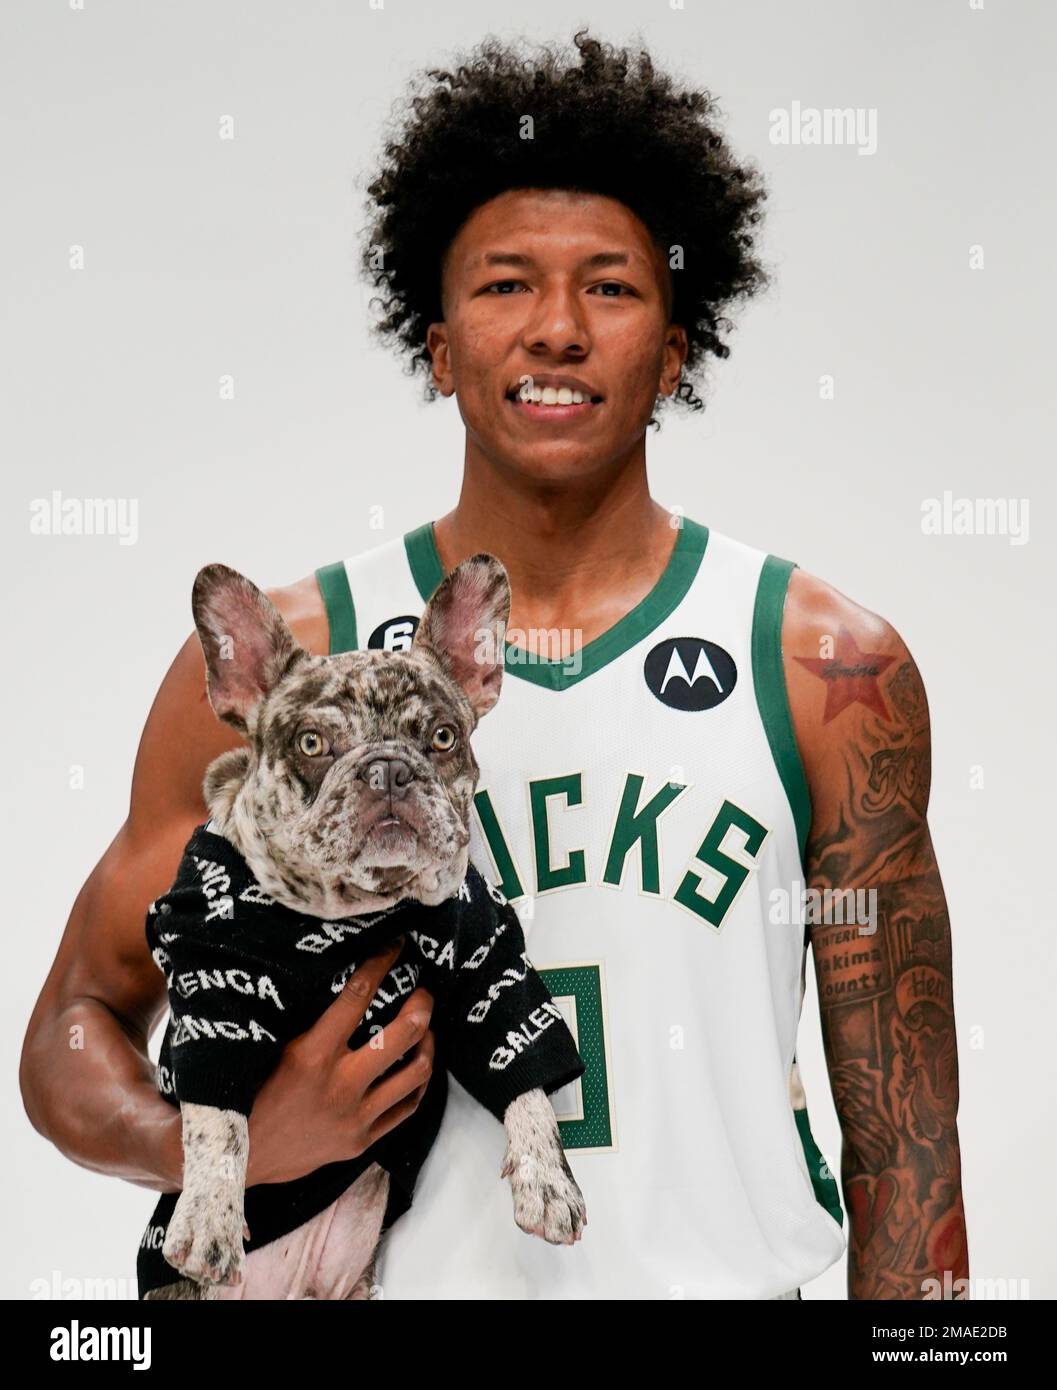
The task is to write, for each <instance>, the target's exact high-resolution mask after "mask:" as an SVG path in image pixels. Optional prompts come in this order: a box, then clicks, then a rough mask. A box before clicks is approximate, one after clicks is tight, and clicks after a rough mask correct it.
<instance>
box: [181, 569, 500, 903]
mask: <svg viewBox="0 0 1057 1390" xmlns="http://www.w3.org/2000/svg"><path fill="white" fill-rule="evenodd" d="M191 604H192V610H193V612H194V620H195V626H196V628H197V630H198V636H199V639H200V640H201V643H202V650H203V652H204V653H205V661H206V681H207V689H208V693H209V702H210V704H211V705H212V707H213V710H214V711H215V713H216V714H217V716H218V718H220V719H223V720H225V721H226V722H227V723H229V724H231V725H233V726H234V727H235V728H236V729H238V730H239V731H240V732H241V733H242V734H243V736H244V737H245V739H246V742H247V745H248V746H247V747H246V748H238V749H233V750H232V751H230V752H228V753H225V754H223V755H222V756H221V757H219V758H218V759H216V761H215V762H213V763H212V764H210V766H209V768H208V770H207V772H206V778H205V783H204V791H205V798H206V803H207V805H208V807H209V811H210V814H211V816H212V817H213V819H214V821H215V822H216V824H217V828H218V829H219V830H220V831H221V832H222V833H223V834H225V835H227V836H228V837H229V838H230V839H231V840H232V841H233V842H234V843H235V845H236V846H237V848H238V849H239V850H240V852H241V853H242V855H243V856H244V857H245V859H246V860H247V862H248V863H249V866H250V868H251V869H252V871H253V873H254V875H255V876H256V878H257V880H258V881H259V882H260V883H261V884H262V886H263V887H264V888H265V890H266V891H267V892H268V893H270V894H271V895H272V896H273V897H275V898H277V899H278V901H280V902H282V903H283V904H284V905H285V906H288V907H292V908H293V909H295V910H299V911H303V912H307V913H309V914H311V915H313V916H317V917H323V918H329V919H334V918H340V917H347V916H353V915H360V914H363V913H367V912H371V911H374V910H379V909H383V908H386V907H389V906H392V905H393V904H394V903H397V902H399V901H401V900H402V899H404V898H414V899H417V900H418V901H420V902H423V903H426V904H429V905H434V904H436V903H439V902H443V901H444V900H445V899H446V898H449V897H450V896H451V895H452V894H453V893H454V892H456V891H457V890H458V888H459V885H460V884H461V882H462V880H463V878H464V877H465V875H466V869H467V862H468V858H469V839H470V835H469V818H470V806H471V801H472V797H473V793H474V791H475V789H476V786H477V778H478V771H479V770H478V766H477V762H476V760H475V758H474V755H473V750H472V749H471V747H470V735H471V734H472V733H473V730H474V728H475V727H476V725H477V721H478V720H479V719H480V717H481V716H482V715H483V714H485V713H486V712H487V711H488V710H489V709H491V707H492V706H493V705H494V704H495V702H496V700H497V699H498V698H499V689H500V685H501V682H502V677H503V651H504V646H503V642H504V635H505V631H506V624H507V620H508V618H509V614H510V584H509V580H508V578H507V573H506V570H505V568H504V567H503V565H502V564H501V563H500V561H498V560H497V559H495V558H494V556H491V555H474V556H472V557H471V558H470V559H468V560H465V561H463V563H462V564H460V565H458V566H457V567H456V568H455V569H454V570H452V572H451V573H450V574H449V575H448V576H447V577H446V578H445V579H444V580H443V582H442V583H441V584H440V585H439V586H438V587H437V589H436V591H435V592H434V594H433V596H432V598H431V599H430V601H429V603H428V604H427V605H426V608H425V611H424V613H423V615H422V618H421V621H420V622H419V625H418V628H417V630H416V632H415V636H414V640H413V642H412V645H411V648H410V649H409V650H408V651H407V652H403V653H401V652H381V651H374V650H368V651H359V652H348V653H342V654H338V655H334V656H312V655H310V654H309V653H308V652H306V651H305V650H304V648H303V647H301V646H299V645H298V643H297V642H296V641H295V639H294V637H293V634H292V633H291V632H290V629H289V628H288V627H287V625H286V623H285V622H284V621H283V618H282V616H281V615H280V613H279V612H278V610H277V609H276V607H275V605H274V604H273V603H272V602H271V601H270V600H269V599H268V597H267V596H266V595H265V594H263V593H261V591H260V590H259V589H258V588H257V587H256V586H255V585H254V584H252V583H251V582H250V581H249V580H248V579H246V578H245V577H244V576H243V575H241V574H239V573H237V572H236V571H235V570H232V569H229V568H228V567H227V566H226V565H219V564H217V565H207V566H206V567H205V568H204V569H202V570H200V571H199V573H198V576H197V577H196V579H195V583H194V590H193V594H192V600H191Z"/></svg>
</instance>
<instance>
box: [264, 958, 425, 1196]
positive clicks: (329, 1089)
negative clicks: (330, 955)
mask: <svg viewBox="0 0 1057 1390" xmlns="http://www.w3.org/2000/svg"><path fill="white" fill-rule="evenodd" d="M399 954H400V943H397V944H396V945H395V946H394V947H392V948H391V949H390V950H387V951H385V952H383V953H382V954H380V955H377V956H372V957H371V958H370V959H369V960H367V961H365V962H364V963H363V964H362V965H361V966H360V967H359V968H358V969H357V970H356V972H355V974H354V975H353V976H352V977H351V978H350V979H349V981H348V983H347V984H346V985H345V988H344V989H343V990H342V991H341V993H340V994H339V995H338V997H337V998H336V999H335V1001H334V1003H333V1004H331V1005H330V1007H329V1008H328V1009H327V1011H326V1013H324V1014H323V1015H322V1017H320V1018H319V1019H318V1020H317V1021H316V1022H315V1023H314V1024H313V1025H312V1027H311V1028H309V1029H308V1031H307V1032H305V1033H302V1034H301V1035H300V1037H297V1038H294V1039H293V1040H292V1041H291V1042H289V1043H287V1045H286V1047H285V1048H284V1049H283V1055H282V1058H281V1060H280V1062H279V1065H278V1067H276V1069H275V1071H274V1072H273V1073H272V1074H271V1076H270V1077H269V1078H268V1080H267V1081H266V1082H265V1083H264V1085H263V1086H262V1087H261V1089H260V1091H259V1092H258V1093H257V1098H256V1100H255V1101H254V1104H253V1112H252V1114H251V1115H250V1158H249V1168H248V1171H247V1176H246V1186H247V1187H253V1186H255V1185H256V1184H257V1183H271V1182H291V1181H293V1179H295V1178H300V1177H303V1176H304V1175H305V1174H306V1173H311V1172H314V1171H315V1170H316V1169H317V1168H322V1167H323V1166H324V1164H327V1163H338V1162H341V1161H343V1160H345V1159H349V1158H357V1157H358V1156H359V1155H360V1154H361V1153H363V1152H364V1150H365V1149H368V1148H370V1146H371V1145H372V1144H374V1143H375V1142H376V1141H377V1140H379V1139H381V1137H382V1135H383V1134H388V1133H389V1131H390V1130H391V1129H393V1128H395V1127H396V1126H397V1125H398V1124H400V1123H401V1121H402V1120H405V1119H407V1117H408V1116H409V1115H411V1114H413V1113H414V1111H415V1109H416V1108H417V1106H418V1103H419V1101H420V1100H421V1099H422V1096H423V1094H424V1093H425V1089H426V1084H427V1082H428V1081H429V1078H430V1076H431V1074H432V1071H433V1044H434V1039H433V1033H432V1032H431V1031H429V1020H430V1015H431V1013H432V1011H433V997H432V995H431V994H430V993H429V991H428V990H426V989H424V988H419V989H416V990H415V991H414V993H412V994H411V995H410V997H409V998H408V999H407V1000H406V1002H405V1003H404V1005H403V1007H402V1008H401V1010H400V1012H399V1013H398V1014H397V1015H396V1017H395V1018H394V1019H392V1020H391V1021H390V1022H389V1023H387V1024H386V1025H385V1027H384V1028H383V1029H382V1030H381V1031H380V1032H379V1033H378V1034H377V1035H376V1037H375V1039H374V1042H373V1045H372V1044H371V1043H365V1044H364V1045H363V1046H362V1047H358V1048H356V1049H355V1050H350V1048H349V1046H348V1040H349V1038H350V1037H351V1036H352V1035H353V1033H355V1031H356V1029H357V1027H358V1026H359V1024H360V1023H361V1022H362V1020H363V1016H364V1014H365V1013H366V1012H367V1006H368V1005H369V1004H370V1002H371V1000H372V999H373V998H374V995H375V993H376V991H377V989H378V986H379V985H380V984H381V982H382V980H383V979H384V978H385V975H386V974H387V972H388V971H389V969H390V967H391V966H392V965H393V962H394V961H395V960H396V959H397V956H398V955H399ZM405 1056H406V1060H405V1061H404V1062H403V1064H402V1065H401V1066H396V1065H395V1064H396V1063H397V1062H399V1061H400V1059H401V1058H403V1057H405ZM390 1068H394V1070H392V1071H390ZM383 1073H385V1075H383Z"/></svg>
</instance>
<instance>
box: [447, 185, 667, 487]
mask: <svg viewBox="0 0 1057 1390" xmlns="http://www.w3.org/2000/svg"><path fill="white" fill-rule="evenodd" d="M670 296H671V289H670V274H669V270H668V267H667V263H666V262H665V260H664V258H663V256H662V254H661V252H660V251H659V250H658V249H657V247H656V246H655V245H654V243H653V241H652V239H651V237H650V234H649V232H648V231H647V229H646V227H645V225H644V224H643V223H642V222H641V221H640V220H639V218H638V217H636V216H635V214H634V213H633V212H632V211H631V210H630V209H629V208H627V207H625V206H624V204H623V203H619V202H617V201H615V200H614V199H612V198H607V197H602V196H601V195H598V194H590V193H576V192H569V191H566V190H554V189H547V190H541V189H518V190H512V191H510V192H507V193H503V194H501V195H500V196H499V197H497V198H493V199H492V200H491V201H490V202H488V203H485V204H484V205H483V206H481V207H479V208H477V209H476V210H475V211H474V212H473V213H472V214H471V216H470V217H469V218H468V219H467V221H466V222H465V223H464V225H463V226H462V227H461V228H460V230H459V232H458V234H457V236H456V237H455V240H454V241H453V242H452V244H451V246H450V247H449V249H448V253H447V256H446V258H445V262H444V269H443V281H442V302H443V309H444V322H443V323H438V324H432V325H431V326H430V329H429V334H428V337H427V344H428V346H429V350H430V352H431V354H432V356H433V372H434V379H435V381H436V383H437V385H438V387H439V389H440V390H441V392H442V394H444V395H446V396H450V395H452V394H454V395H455V396H456V398H457V400H458V404H459V411H460V413H461V415H462V418H463V422H464V423H465V425H466V431H467V436H468V440H469V445H470V447H471V448H476V449H477V450H478V451H479V452H480V453H482V454H483V455H484V456H485V457H486V458H487V459H488V460H490V461H491V462H493V463H496V464H499V465H502V466H505V467H507V468H511V469H513V470H515V471H517V472H519V473H522V474H528V475H530V476H532V477H536V478H554V479H556V480H557V479H568V478H572V477H582V476H586V475H588V474H590V473H592V472H595V471H596V470H604V469H606V468H607V467H611V466H612V465H613V464H614V463H617V462H619V461H621V460H623V459H624V458H626V457H627V456H628V454H629V453H630V452H631V451H633V450H635V449H636V448H640V447H641V441H642V439H643V436H644V433H645V430H646V426H647V424H648V423H649V420H650V416H651V415H652V414H653V409H654V405H655V403H656V399H657V395H658V393H661V394H663V395H671V393H672V392H673V391H674V390H675V388H676V387H677V385H678V383H679V374H680V370H681V367H682V364H683V361H684V360H685V357H686V335H685V333H684V332H683V330H682V328H680V327H677V326H674V325H672V324H670V323H669V313H670V303H671V298H670ZM532 386H535V387H537V388H538V389H543V390H544V391H545V392H546V393H547V394H546V395H545V397H544V403H541V404H537V403H534V402H530V401H529V400H527V399H526V397H527V396H528V394H529V392H530V390H531V387H532ZM548 388H549V389H548ZM563 388H564V390H563ZM554 391H557V392H559V395H558V403H557V404H547V403H546V402H547V401H551V400H552V399H553V398H552V396H551V394H550V393H551V392H554ZM569 392H573V393H577V392H578V393H579V394H580V395H581V396H582V398H583V399H582V401H579V402H578V401H577V400H576V398H575V394H574V396H573V399H572V400H570V399H569V395H568V393H569Z"/></svg>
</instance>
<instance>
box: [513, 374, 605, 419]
mask: <svg viewBox="0 0 1057 1390" xmlns="http://www.w3.org/2000/svg"><path fill="white" fill-rule="evenodd" d="M506 399H507V401H508V402H509V403H510V405H512V406H513V407H514V409H515V410H517V411H518V412H519V414H521V415H523V416H524V417H525V418H526V419H531V420H533V421H536V422H542V421H544V420H551V421H556V422H560V421H566V420H578V419H582V418H586V416H588V415H590V414H591V412H592V410H594V409H595V407H596V406H599V405H601V404H602V400H603V397H602V395H601V394H600V393H599V392H598V391H597V390H596V389H595V388H594V387H593V386H592V385H590V383H588V382H586V381H583V380H581V379H580V378H579V377H575V376H567V375H558V374H555V373H553V372H540V373H538V374H536V373H528V372H526V373H525V374H524V375H523V376H522V377H520V378H519V380H518V381H517V383H516V384H515V385H513V386H511V387H510V388H509V390H508V391H507V392H506Z"/></svg>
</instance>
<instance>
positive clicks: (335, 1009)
mask: <svg viewBox="0 0 1057 1390" xmlns="http://www.w3.org/2000/svg"><path fill="white" fill-rule="evenodd" d="M403 948H404V938H403V937H402V936H401V937H399V938H398V939H397V941H395V942H394V943H393V945H391V946H389V947H387V948H386V949H385V950H384V951H380V952H379V953H378V955H376V956H369V957H368V958H367V960H365V961H364V962H363V963H362V964H361V965H359V966H357V968H356V970H355V972H354V973H353V974H352V975H351V976H350V977H349V979H348V980H347V981H346V982H345V986H344V988H343V989H342V991H341V993H340V994H339V995H338V997H337V998H336V999H335V1000H334V1002H333V1004H331V1005H330V1006H329V1007H328V1008H327V1009H326V1011H325V1012H324V1013H323V1014H321V1015H320V1017H319V1018H318V1019H317V1020H316V1022H315V1023H313V1025H312V1027H311V1028H309V1030H308V1031H307V1032H306V1033H305V1034H304V1035H303V1036H304V1039H305V1042H306V1043H308V1044H309V1045H310V1046H313V1047H315V1046H318V1047H319V1048H320V1050H321V1051H322V1052H323V1053H324V1054H329V1053H331V1052H334V1051H336V1050H337V1049H338V1048H340V1049H342V1051H344V1050H345V1048H346V1046H347V1044H348V1041H349V1038H350V1037H351V1036H352V1034H353V1033H355V1031H356V1029H357V1027H358V1026H359V1024H360V1023H362V1021H363V1016H364V1014H365V1013H366V1012H367V1008H368V1005H369V1004H370V1002H371V1000H372V999H373V998H374V996H375V995H376V994H377V993H378V986H379V985H380V984H381V983H382V981H383V980H384V979H385V977H386V975H387V974H388V973H389V971H390V969H391V968H392V967H393V965H395V963H396V960H397V957H398V956H399V955H400V952H401V951H402V950H403ZM414 997H415V996H414V995H411V998H409V999H408V1001H407V1002H408V1004H410V1003H411V1000H412V999H414ZM406 1007H407V1005H405V1008H406ZM380 1070H381V1068H380Z"/></svg>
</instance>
